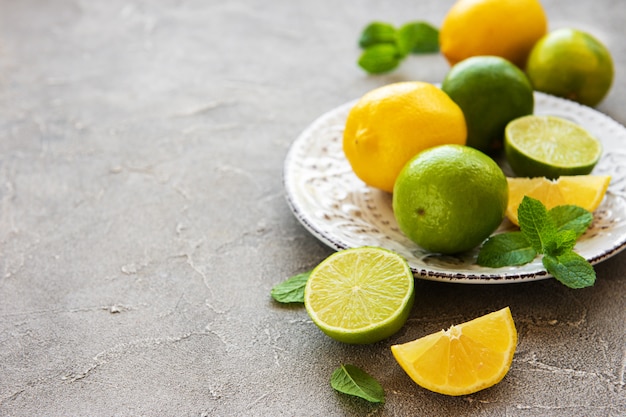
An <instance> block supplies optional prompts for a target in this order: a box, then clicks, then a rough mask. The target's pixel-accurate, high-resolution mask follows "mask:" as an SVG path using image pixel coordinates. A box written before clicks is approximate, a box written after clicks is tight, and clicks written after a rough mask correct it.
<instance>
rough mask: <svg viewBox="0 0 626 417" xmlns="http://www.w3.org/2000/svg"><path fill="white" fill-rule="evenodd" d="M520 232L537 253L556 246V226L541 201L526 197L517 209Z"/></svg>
mask: <svg viewBox="0 0 626 417" xmlns="http://www.w3.org/2000/svg"><path fill="white" fill-rule="evenodd" d="M517 218H518V220H519V226H520V230H521V231H522V233H523V234H524V236H525V237H526V239H528V242H530V244H531V246H532V247H533V249H534V250H535V251H537V253H544V252H545V249H546V248H550V247H551V246H553V244H554V240H555V238H556V225H555V224H554V221H553V220H552V217H550V216H548V210H546V207H545V206H544V205H543V203H542V202H541V201H539V200H536V199H534V198H532V197H528V196H525V197H524V198H523V199H522V202H521V204H520V205H519V207H518V209H517Z"/></svg>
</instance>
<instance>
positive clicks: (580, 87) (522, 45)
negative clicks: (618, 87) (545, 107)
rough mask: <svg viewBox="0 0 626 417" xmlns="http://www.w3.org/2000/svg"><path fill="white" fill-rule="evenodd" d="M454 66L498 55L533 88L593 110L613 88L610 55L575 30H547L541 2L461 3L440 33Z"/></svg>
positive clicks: (498, 0)
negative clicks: (514, 68)
mask: <svg viewBox="0 0 626 417" xmlns="http://www.w3.org/2000/svg"><path fill="white" fill-rule="evenodd" d="M439 43H440V50H441V53H442V54H443V55H444V57H445V58H446V59H447V60H448V62H449V63H450V65H455V64H457V63H459V62H461V61H463V60H465V59H467V58H470V57H473V56H486V55H495V56H499V57H502V58H505V59H507V60H508V61H510V62H512V63H513V64H515V65H516V66H518V67H519V68H520V69H523V70H525V72H526V74H527V76H528V79H529V80H530V82H531V84H532V86H533V88H534V89H535V90H538V91H542V92H546V93H549V94H553V95H556V96H559V97H564V98H567V99H570V100H574V101H577V102H579V103H582V104H585V105H588V106H595V105H597V104H598V103H600V101H602V99H604V97H605V96H606V94H607V93H608V92H609V90H610V88H611V84H612V83H613V75H614V69H613V60H612V57H611V54H610V52H609V50H608V49H607V48H606V46H604V44H602V42H600V41H599V40H598V39H596V38H595V37H594V36H593V35H591V34H590V33H587V32H585V31H581V30H577V29H575V28H560V29H557V30H554V31H551V32H549V31H548V18H547V15H546V13H545V11H544V10H543V7H542V6H541V3H540V2H539V0H458V1H457V2H456V3H455V4H454V5H453V6H452V7H451V8H450V10H449V11H448V13H447V15H446V16H445V18H444V20H443V23H442V25H441V29H440V33H439Z"/></svg>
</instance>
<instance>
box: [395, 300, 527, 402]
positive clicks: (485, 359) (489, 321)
mask: <svg viewBox="0 0 626 417" xmlns="http://www.w3.org/2000/svg"><path fill="white" fill-rule="evenodd" d="M516 347H517V330H516V329H515V323H514V322H513V317H512V316H511V310H510V309H509V308H508V307H506V308H503V309H501V310H499V311H495V312H493V313H489V314H486V315H484V316H482V317H478V318H476V319H474V320H471V321H468V322H465V323H462V324H459V325H455V326H452V327H450V328H449V329H448V330H441V331H439V332H437V333H433V334H430V335H428V336H424V337H422V338H420V339H417V340H414V341H412V342H408V343H404V344H401V345H393V346H391V352H392V353H393V356H394V357H395V359H396V361H397V362H398V364H399V365H400V366H401V367H402V369H404V371H405V372H406V373H407V374H408V375H409V377H411V379H412V380H413V381H415V382H416V383H417V384H418V385H420V386H421V387H423V388H426V389H428V390H430V391H434V392H438V393H440V394H445V395H454V396H458V395H467V394H472V393H475V392H477V391H480V390H482V389H485V388H488V387H491V386H493V385H495V384H497V383H498V382H500V381H501V380H502V378H504V376H505V375H506V374H507V373H508V371H509V369H510V367H511V362H512V361H513V355H514V354H515V349H516Z"/></svg>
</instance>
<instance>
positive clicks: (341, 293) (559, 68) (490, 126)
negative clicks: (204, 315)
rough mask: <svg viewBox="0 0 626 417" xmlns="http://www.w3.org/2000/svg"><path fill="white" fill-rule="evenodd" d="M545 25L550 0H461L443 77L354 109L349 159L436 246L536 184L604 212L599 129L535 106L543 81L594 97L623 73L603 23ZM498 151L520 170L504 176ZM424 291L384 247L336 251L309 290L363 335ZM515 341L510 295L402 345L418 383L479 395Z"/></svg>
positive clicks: (498, 212)
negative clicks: (591, 29) (505, 303)
mask: <svg viewBox="0 0 626 417" xmlns="http://www.w3.org/2000/svg"><path fill="white" fill-rule="evenodd" d="M547 23H548V22H547V17H546V14H545V12H544V10H543V8H542V6H541V4H540V2H539V1H538V0H458V1H457V3H456V4H455V5H454V6H453V7H452V8H451V9H450V11H449V13H448V14H447V16H446V18H445V20H444V22H443V25H442V27H441V31H440V38H439V40H440V50H441V52H442V54H443V55H444V56H445V58H446V59H447V60H448V61H449V63H450V65H451V68H450V70H449V72H448V73H447V75H446V76H445V78H444V80H443V83H442V84H441V87H438V86H436V85H434V84H430V83H427V82H421V81H406V82H397V83H392V84H388V85H385V86H382V87H379V88H376V89H374V90H372V91H370V92H368V93H366V94H365V95H363V96H362V97H361V98H360V99H359V100H358V101H357V102H356V104H355V105H354V106H353V107H352V109H351V110H350V112H349V114H348V117H347V120H346V124H345V129H344V132H343V151H344V154H345V157H346V159H347V161H348V163H349V165H350V167H351V168H352V170H353V171H354V174H355V175H356V176H357V177H358V178H360V179H361V180H362V181H363V182H364V183H365V184H367V185H369V186H371V187H374V188H377V189H379V190H382V192H387V193H392V196H391V197H392V210H393V214H394V216H395V219H396V220H397V224H398V226H399V228H400V230H401V231H402V232H403V233H404V234H405V235H406V236H407V237H408V239H410V240H411V241H413V242H414V243H415V244H416V245H418V246H420V247H421V248H423V249H425V250H426V251H429V252H432V253H439V254H457V253H462V252H466V251H470V250H472V249H474V248H476V247H478V246H479V245H481V243H483V242H485V240H486V239H488V238H489V237H490V236H491V235H492V234H493V233H494V231H495V230H496V229H497V228H498V227H499V226H500V225H501V223H502V221H503V219H504V218H505V217H508V218H509V219H510V221H511V222H512V223H514V224H516V225H517V224H518V219H517V211H518V207H519V206H520V204H521V203H522V201H523V200H524V197H526V196H528V197H532V198H533V199H536V200H539V201H540V202H541V203H542V204H543V205H544V207H545V209H547V210H550V209H552V208H553V207H556V206H561V205H576V206H579V207H582V208H584V209H586V210H588V211H594V210H596V209H597V208H598V206H599V205H600V203H601V202H602V200H603V197H604V195H605V193H606V191H607V187H608V185H609V182H610V177H608V176H599V175H591V173H592V170H593V169H594V167H595V166H596V164H597V163H598V161H599V160H600V157H601V155H602V145H601V143H600V141H598V139H597V138H595V137H594V136H593V135H591V134H590V133H589V132H588V131H586V130H585V129H584V128H583V127H582V126H579V125H577V124H575V123H573V122H571V121H568V120H565V119H563V118H560V117H555V116H544V115H536V114H534V97H535V96H534V91H535V90H540V91H545V92H548V93H551V94H555V95H558V96H561V97H565V98H568V99H571V100H576V101H578V102H580V103H583V104H587V105H596V104H597V103H599V102H600V101H601V100H602V99H603V98H604V97H605V95H606V93H607V92H608V90H609V89H610V86H611V83H612V79H613V64H612V61H611V56H610V54H609V52H608V50H607V49H606V48H605V47H604V46H603V45H602V44H601V43H600V42H599V41H597V40H596V39H595V38H593V37H592V36H591V35H589V34H587V33H584V32H581V31H577V30H575V29H562V30H557V31H553V32H548V30H547ZM394 39H395V37H394ZM498 153H503V154H504V156H505V158H506V161H507V162H508V164H509V165H510V167H511V168H512V170H513V171H514V173H515V174H516V175H517V177H514V178H513V177H510V178H507V177H506V176H505V174H504V172H503V171H502V169H501V168H500V166H499V165H498V163H496V161H495V159H494V158H495V155H496V154H498ZM522 205H523V204H522ZM522 220H524V217H522ZM522 223H523V222H522ZM581 233H582V232H581ZM594 277H595V276H594ZM414 297H415V296H414V284H413V274H412V271H411V269H410V268H409V265H408V263H407V262H406V260H405V259H404V258H403V257H401V256H400V255H398V254H396V253H395V252H392V251H389V250H387V249H383V248H377V247H358V248H353V249H347V250H342V251H339V252H336V253H334V254H333V255H331V256H329V257H328V258H327V259H325V260H324V261H323V262H322V263H320V264H319V265H318V266H317V267H316V268H315V269H314V270H313V271H312V272H311V274H310V276H309V278H308V280H307V281H306V287H305V288H304V304H305V307H306V310H307V312H308V314H309V316H310V317H311V319H312V321H313V322H314V323H315V324H316V325H317V326H318V327H319V328H320V329H321V331H322V332H324V333H325V334H327V335H328V336H330V337H332V338H333V339H336V340H338V341H341V342H344V343H354V344H364V343H375V342H378V341H380V340H383V339H385V338H388V337H389V336H391V335H393V334H394V333H396V332H397V331H398V330H399V329H400V328H402V326H404V324H405V323H406V321H407V319H408V317H409V315H410V312H411V308H412V306H413V302H414ZM516 346H517V331H516V329H515V324H514V322H513V318H512V316H511V312H510V310H509V308H508V307H507V308H504V309H502V310H499V311H495V312H493V313H490V314H486V315H484V316H482V317H479V318H476V319H474V320H471V321H469V322H466V323H462V324H459V325H455V326H452V327H450V328H449V329H448V330H442V331H440V332H437V333H434V334H431V335H428V336H424V337H422V338H419V339H417V340H414V341H412V342H408V343H404V344H398V345H393V346H392V347H391V351H392V353H393V356H394V357H395V359H396V360H397V362H398V363H399V364H400V366H401V367H402V368H403V369H404V370H405V371H406V373H407V374H408V375H409V376H410V377H411V379H413V380H414V381H415V382H416V383H417V384H419V385H420V386H422V387H424V388H426V389H429V390H431V391H435V392H438V393H442V394H446V395H467V394H471V393H474V392H476V391H479V390H482V389H485V388H487V387H490V386H492V385H494V384H496V383H498V382H499V381H500V380H502V378H503V377H504V376H505V375H506V374H507V372H508V370H509V368H510V366H511V363H512V359H513V355H514V353H515V349H516Z"/></svg>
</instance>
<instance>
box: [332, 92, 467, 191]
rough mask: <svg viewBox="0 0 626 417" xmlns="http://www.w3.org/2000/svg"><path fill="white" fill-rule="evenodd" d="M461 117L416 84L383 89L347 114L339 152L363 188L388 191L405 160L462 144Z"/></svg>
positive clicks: (453, 106) (440, 98)
mask: <svg viewBox="0 0 626 417" xmlns="http://www.w3.org/2000/svg"><path fill="white" fill-rule="evenodd" d="M466 138H467V128H466V126H465V117H464V115H463V111H462V110H461V109H460V108H459V106H458V105H457V104H456V103H455V102H454V101H452V99H451V98H450V97H449V96H448V95H447V94H446V93H444V92H443V91H442V90H441V89H440V88H438V87H437V86H435V85H433V84H430V83H426V82H419V81H406V82H399V83H393V84H388V85H385V86H383V87H379V88H377V89H375V90H372V91H370V92H368V93H367V94H365V95H364V96H363V97H361V99H360V100H359V101H358V102H357V103H356V104H355V105H354V107H353V108H352V109H351V110H350V112H349V114H348V118H347V120H346V125H345V129H344V133H343V151H344V153H345V156H346V158H347V160H348V162H349V163H350V166H351V167H352V170H353V171H354V173H355V174H356V175H357V177H359V178H360V179H361V180H362V181H363V182H365V183H366V184H368V185H370V186H372V187H375V188H379V189H381V190H384V191H387V192H392V191H393V186H394V183H395V181H396V177H397V176H398V174H399V173H400V170H401V169H402V167H404V165H405V164H406V163H407V161H408V160H409V159H411V158H412V157H413V156H415V155H416V154H417V153H418V152H420V151H422V150H424V149H427V148H431V147H433V146H436V145H442V144H447V143H454V144H459V145H463V144H465V141H466Z"/></svg>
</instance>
